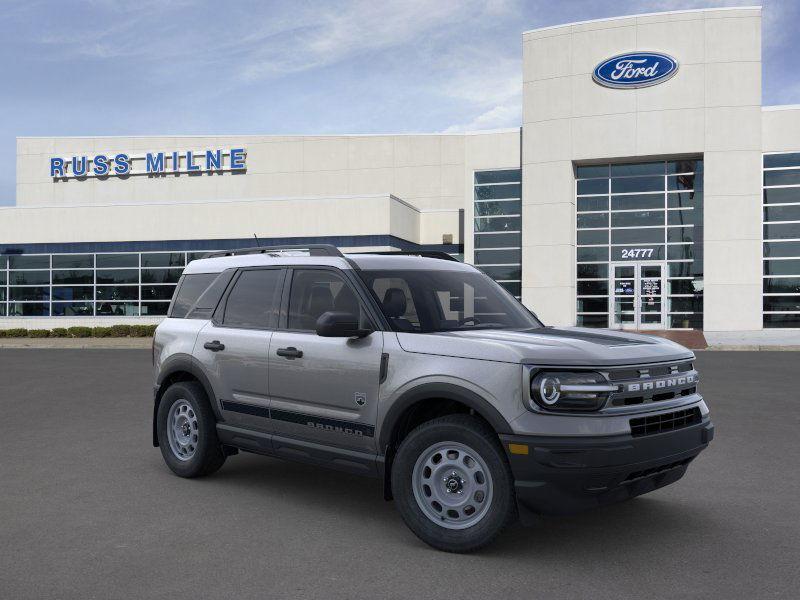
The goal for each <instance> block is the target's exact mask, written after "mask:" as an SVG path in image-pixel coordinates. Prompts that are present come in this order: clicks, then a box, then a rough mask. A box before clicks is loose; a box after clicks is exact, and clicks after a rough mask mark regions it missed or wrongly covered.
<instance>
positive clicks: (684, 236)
mask: <svg viewBox="0 0 800 600" xmlns="http://www.w3.org/2000/svg"><path fill="white" fill-rule="evenodd" d="M694 234H695V230H694V227H670V228H669V229H667V241H668V242H673V243H674V242H693V241H694Z"/></svg>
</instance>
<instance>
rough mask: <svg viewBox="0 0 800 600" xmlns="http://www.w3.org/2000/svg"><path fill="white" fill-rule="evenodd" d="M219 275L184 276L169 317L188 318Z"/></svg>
mask: <svg viewBox="0 0 800 600" xmlns="http://www.w3.org/2000/svg"><path fill="white" fill-rule="evenodd" d="M219 275H220V274H219V273H194V274H191V275H183V276H182V277H181V280H180V283H179V284H178V290H177V292H176V293H175V298H174V299H173V301H172V309H171V310H170V313H169V316H170V317H173V318H175V319H183V318H184V317H186V315H187V314H188V312H189V309H190V308H192V306H194V304H195V302H197V299H198V298H200V296H201V294H202V293H203V292H205V291H206V290H207V289H208V288H209V286H210V285H211V284H212V283H213V282H214V280H215V279H217V277H219Z"/></svg>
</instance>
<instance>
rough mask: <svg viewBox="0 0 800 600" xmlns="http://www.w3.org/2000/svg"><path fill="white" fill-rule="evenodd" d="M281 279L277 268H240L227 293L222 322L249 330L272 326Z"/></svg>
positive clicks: (276, 309)
mask: <svg viewBox="0 0 800 600" xmlns="http://www.w3.org/2000/svg"><path fill="white" fill-rule="evenodd" d="M282 281H283V270H281V269H254V270H249V271H242V272H241V274H240V275H239V278H238V279H237V280H236V282H235V283H234V284H233V289H232V290H231V292H230V294H229V295H228V300H227V301H226V303H225V314H224V316H223V318H222V323H223V324H224V325H226V326H227V327H242V328H253V329H255V328H258V329H268V328H270V327H275V325H276V323H277V318H278V306H279V303H280V301H279V298H280V289H281V283H282Z"/></svg>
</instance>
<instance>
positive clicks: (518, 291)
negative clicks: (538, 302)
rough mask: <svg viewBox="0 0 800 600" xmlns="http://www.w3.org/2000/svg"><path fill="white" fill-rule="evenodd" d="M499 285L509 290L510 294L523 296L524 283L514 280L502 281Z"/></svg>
mask: <svg viewBox="0 0 800 600" xmlns="http://www.w3.org/2000/svg"><path fill="white" fill-rule="evenodd" d="M498 285H500V286H501V287H503V288H505V289H506V290H508V293H509V294H513V295H514V296H521V295H522V284H521V283H518V282H513V281H501V282H500V283H499V284H498Z"/></svg>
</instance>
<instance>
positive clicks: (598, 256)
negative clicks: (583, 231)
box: [577, 247, 608, 262]
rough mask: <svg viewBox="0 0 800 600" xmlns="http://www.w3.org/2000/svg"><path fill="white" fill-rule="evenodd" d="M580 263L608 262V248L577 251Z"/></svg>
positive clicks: (589, 248) (579, 249)
mask: <svg viewBox="0 0 800 600" xmlns="http://www.w3.org/2000/svg"><path fill="white" fill-rule="evenodd" d="M577 257H578V262H599V261H608V248H602V247H595V248H592V247H588V248H578V249H577Z"/></svg>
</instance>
